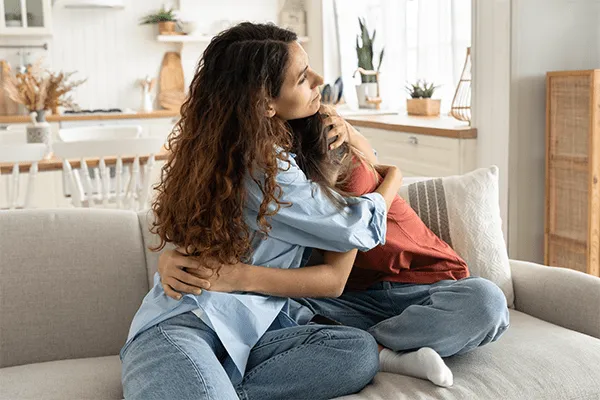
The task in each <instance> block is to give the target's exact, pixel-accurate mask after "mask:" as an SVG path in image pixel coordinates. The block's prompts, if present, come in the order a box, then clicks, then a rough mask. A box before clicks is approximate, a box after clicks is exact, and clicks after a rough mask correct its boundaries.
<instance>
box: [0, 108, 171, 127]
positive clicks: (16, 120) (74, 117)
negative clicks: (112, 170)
mask: <svg viewBox="0 0 600 400" xmlns="http://www.w3.org/2000/svg"><path fill="white" fill-rule="evenodd" d="M172 117H177V118H178V117H179V112H178V111H172V110H156V111H151V112H148V113H145V112H138V113H131V114H130V113H112V114H101V113H97V114H62V115H49V116H48V117H47V118H46V120H47V121H48V122H61V121H93V120H110V119H148V118H172ZM29 121H30V118H29V116H28V115H0V124H22V123H28V122H29Z"/></svg>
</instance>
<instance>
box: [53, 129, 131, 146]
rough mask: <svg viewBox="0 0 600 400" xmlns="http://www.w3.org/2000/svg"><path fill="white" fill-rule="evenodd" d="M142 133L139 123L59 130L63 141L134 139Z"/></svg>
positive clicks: (59, 135) (59, 136)
mask: <svg viewBox="0 0 600 400" xmlns="http://www.w3.org/2000/svg"><path fill="white" fill-rule="evenodd" d="M141 135H142V127H141V126H139V125H104V126H82V127H78V128H66V129H59V130H58V138H59V139H60V140H62V141H63V142H78V141H86V140H110V139H133V138H139V137H140V136H141Z"/></svg>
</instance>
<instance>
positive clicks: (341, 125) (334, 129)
mask: <svg viewBox="0 0 600 400" xmlns="http://www.w3.org/2000/svg"><path fill="white" fill-rule="evenodd" d="M319 112H320V113H321V114H324V115H327V117H326V118H325V119H324V120H323V126H324V127H331V129H330V131H329V132H328V133H327V140H328V141H329V139H331V138H333V137H336V136H337V139H336V140H335V141H334V142H333V143H331V144H330V145H329V150H333V149H336V148H338V147H340V146H341V145H342V144H343V143H344V142H348V143H350V142H351V139H352V131H353V129H354V128H353V127H352V125H350V124H349V123H348V122H346V120H345V119H344V118H342V117H340V115H339V114H338V113H337V111H336V109H335V108H334V107H332V106H330V105H326V104H321V108H319Z"/></svg>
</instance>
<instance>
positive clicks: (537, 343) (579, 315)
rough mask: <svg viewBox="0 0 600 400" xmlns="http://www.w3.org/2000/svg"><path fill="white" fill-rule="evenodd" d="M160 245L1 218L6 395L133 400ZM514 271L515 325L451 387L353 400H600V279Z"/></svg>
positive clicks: (70, 220)
mask: <svg viewBox="0 0 600 400" xmlns="http://www.w3.org/2000/svg"><path fill="white" fill-rule="evenodd" d="M150 240H152V239H151V236H150V234H149V233H148V232H147V229H146V222H145V220H144V218H143V216H142V217H141V218H140V217H139V216H138V215H137V214H136V213H134V212H129V211H116V210H115V211H107V210H86V209H61V210H33V211H10V212H0V276H1V278H0V398H1V399H10V400H16V399H36V400H41V399H61V400H67V399H121V398H122V396H123V394H122V389H121V381H120V361H119V357H118V355H117V354H118V353H119V350H120V348H121V346H122V344H123V342H124V341H125V338H126V336H127V331H128V328H129V323H130V321H131V319H132V317H133V315H134V314H135V312H136V310H137V308H138V306H139V304H140V301H141V300H142V298H143V297H144V295H145V294H146V292H147V291H148V289H149V284H150V282H151V279H152V275H153V273H154V271H155V270H156V263H157V255H156V254H154V253H151V252H149V251H147V250H145V248H146V247H147V245H148V244H149V243H150ZM511 267H512V274H513V280H514V290H515V297H516V309H514V310H511V327H510V328H509V330H508V331H507V333H506V334H505V335H504V336H503V337H502V338H501V339H500V341H498V342H496V343H493V344H490V345H488V346H485V347H482V348H480V349H477V350H475V351H473V352H471V353H468V354H466V355H463V356H456V357H451V358H449V359H447V363H448V365H449V366H450V368H451V369H452V370H453V372H454V386H453V387H452V388H449V389H442V388H437V387H435V386H433V385H432V384H431V383H429V382H426V381H423V380H419V379H414V378H409V377H404V376H399V375H391V374H384V373H380V374H379V375H377V377H376V378H375V380H374V382H373V384H371V385H369V386H368V387H366V388H365V389H364V390H363V391H362V392H361V393H359V394H356V395H352V396H347V397H345V399H349V400H350V399H352V400H359V399H372V400H377V399H385V400H391V399H411V400H412V399H433V398H435V399H502V400H505V399H528V400H529V399H552V400H558V399H569V400H575V399H581V400H583V399H586V400H598V399H600V339H599V338H600V279H598V278H595V277H592V276H589V275H585V274H582V273H578V272H574V271H570V270H566V269H560V268H549V267H545V266H540V265H535V264H531V263H526V262H520V261H511ZM306 398H307V399H310V394H309V393H307V395H306Z"/></svg>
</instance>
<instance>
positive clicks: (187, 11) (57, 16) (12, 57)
mask: <svg viewBox="0 0 600 400" xmlns="http://www.w3.org/2000/svg"><path fill="white" fill-rule="evenodd" d="M163 3H172V4H175V5H177V3H178V2H177V1H172V2H168V1H165V0H127V1H126V7H125V9H121V10H86V9H64V8H60V7H53V10H52V17H53V36H52V37H48V38H38V39H17V38H0V44H36V45H37V44H42V43H48V44H49V50H48V51H44V50H38V49H36V50H27V52H30V53H31V54H30V55H29V56H28V59H29V60H30V62H33V61H34V60H35V59H37V58H38V57H39V56H45V57H46V60H47V62H46V64H47V66H48V67H49V68H51V69H52V70H53V71H58V70H63V71H78V73H77V74H76V75H75V76H74V78H76V79H82V78H88V81H87V82H86V83H84V84H83V85H82V86H81V87H79V88H78V89H76V91H75V92H74V94H73V98H74V99H75V101H76V102H77V103H78V104H79V105H80V106H81V107H82V108H109V107H120V108H126V107H129V108H132V109H138V108H139V107H140V103H141V89H140V88H139V86H137V82H138V80H139V79H141V78H143V77H145V76H146V75H150V76H151V77H155V78H158V74H159V71H160V64H161V61H162V58H163V55H164V53H165V52H167V51H178V45H175V44H170V43H160V42H157V41H156V36H157V32H158V31H157V27H156V26H153V25H138V22H139V20H140V18H141V17H143V16H144V15H146V14H148V13H150V12H153V11H156V10H158V9H159V8H160V7H161V6H162V5H163ZM179 3H180V4H179V8H180V10H181V18H184V19H186V20H193V21H196V22H197V24H198V33H207V34H210V33H216V32H217V31H218V30H219V27H220V26H221V22H220V21H222V20H230V21H241V20H251V21H256V22H266V21H277V20H278V16H279V10H280V8H281V7H282V6H283V3H284V2H283V0H253V1H245V0H244V1H242V0H218V1H212V0H180V1H179ZM320 4H321V0H307V8H308V9H309V11H310V12H311V13H312V14H311V19H310V20H309V22H308V25H309V28H311V27H312V30H313V32H312V33H314V34H315V35H314V36H313V37H312V41H311V43H308V44H307V45H306V46H305V48H306V49H307V52H308V53H309V56H310V57H311V60H312V63H313V64H314V65H313V68H315V69H316V70H318V71H319V72H322V70H323V56H322V54H323V46H322V40H321V39H320V37H321V32H320V29H321V25H322V23H321V14H320ZM309 35H311V32H310V29H309ZM205 47H206V44H201V43H186V44H185V46H184V48H183V52H182V64H183V69H184V76H185V81H186V87H187V85H188V84H189V82H190V81H191V79H192V77H193V73H194V70H195V66H196V63H197V62H198V59H199V58H200V56H201V55H202V51H204V48H205ZM17 51H18V50H16V49H0V59H6V60H8V61H9V62H10V63H11V65H18V64H19V56H17Z"/></svg>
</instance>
